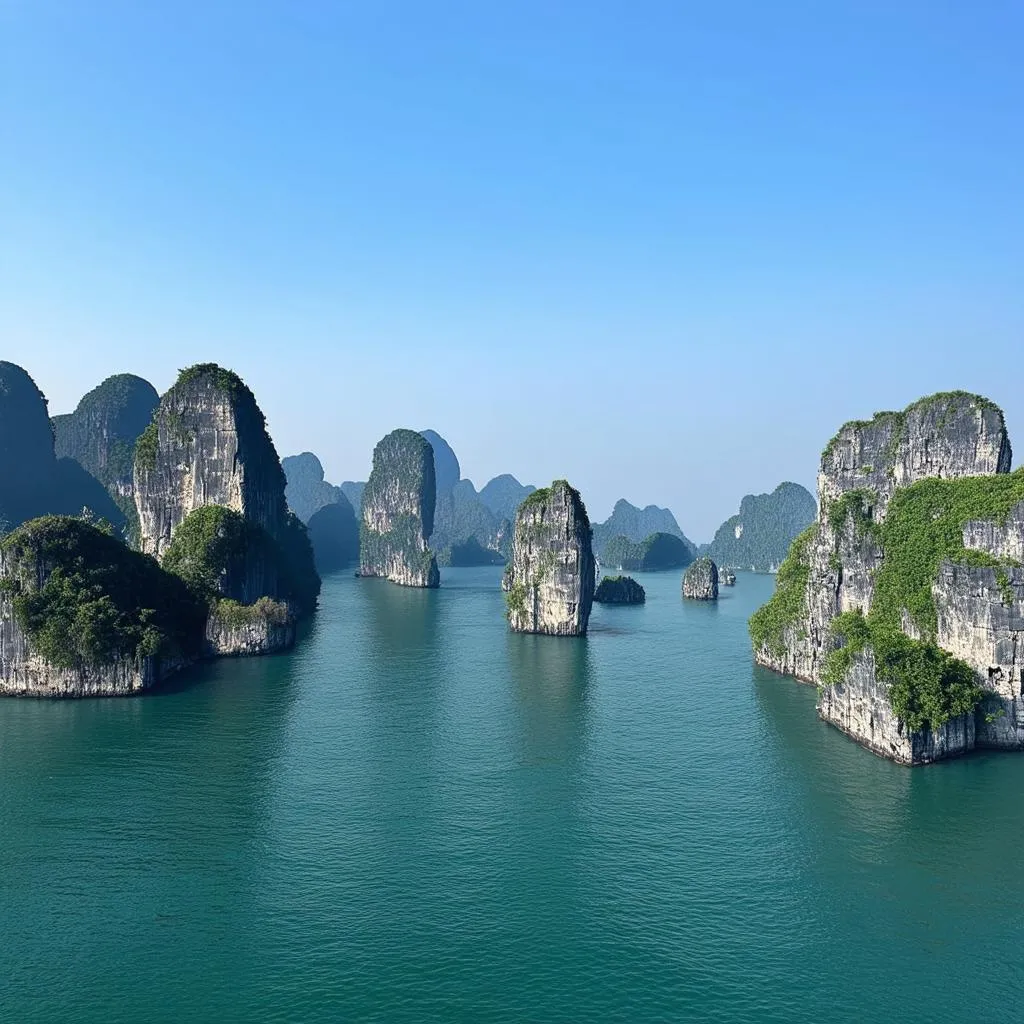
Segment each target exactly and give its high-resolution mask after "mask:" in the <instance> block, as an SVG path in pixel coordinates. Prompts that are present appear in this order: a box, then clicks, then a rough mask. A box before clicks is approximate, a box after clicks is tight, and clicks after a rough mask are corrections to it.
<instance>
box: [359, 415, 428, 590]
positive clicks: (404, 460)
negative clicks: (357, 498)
mask: <svg viewBox="0 0 1024 1024" xmlns="http://www.w3.org/2000/svg"><path fill="white" fill-rule="evenodd" d="M435 499H436V485H435V480H434V453H433V449H432V448H431V446H430V442H429V441H427V440H426V438H424V437H423V435H422V434H418V433H416V431H414V430H404V429H399V430H393V431H392V432H391V433H390V434H388V435H387V436H386V437H384V438H383V439H382V440H381V441H379V442H378V444H377V446H376V447H375V448H374V450H373V470H372V472H371V473H370V479H369V480H368V481H367V483H366V487H365V489H364V491H363V506H362V525H361V530H360V552H359V571H360V575H362V576H381V577H383V578H385V579H388V580H391V581H392V582H393V583H399V584H401V585H402V586H406V587H436V586H438V584H439V583H440V574H439V572H438V569H437V561H436V560H435V558H434V555H433V552H431V550H430V549H429V548H428V547H427V538H428V537H429V536H430V534H431V533H432V532H433V529H434V504H435Z"/></svg>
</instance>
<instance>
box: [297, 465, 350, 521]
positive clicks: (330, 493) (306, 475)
mask: <svg viewBox="0 0 1024 1024" xmlns="http://www.w3.org/2000/svg"><path fill="white" fill-rule="evenodd" d="M281 468H282V469H283V470H284V475H285V479H286V480H287V483H286V485H285V490H284V495H285V498H286V500H287V501H288V507H289V508H290V509H291V510H292V511H293V512H294V513H295V514H296V515H297V516H298V517H299V519H301V520H302V521H303V522H304V523H305V524H306V525H307V526H308V525H309V521H310V519H312V517H313V515H314V514H315V513H316V512H318V511H319V510H320V509H322V508H323V507H324V506H325V505H334V504H337V503H339V502H341V501H344V502H345V503H346V504H349V502H348V498H346V497H345V494H344V492H343V491H342V489H341V488H340V487H335V486H334V484H330V483H328V482H327V481H326V480H324V467H323V466H322V465H321V464H320V460H319V459H318V458H317V457H316V456H315V455H314V454H313V453H312V452H303V453H302V454H301V455H289V456H287V457H286V458H283V459H282V460H281ZM350 507H351V506H350Z"/></svg>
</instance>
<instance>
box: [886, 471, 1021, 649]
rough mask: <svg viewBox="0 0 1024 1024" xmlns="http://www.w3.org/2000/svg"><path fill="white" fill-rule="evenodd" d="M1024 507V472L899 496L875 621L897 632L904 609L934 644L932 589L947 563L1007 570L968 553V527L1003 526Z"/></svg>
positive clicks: (922, 484)
mask: <svg viewBox="0 0 1024 1024" xmlns="http://www.w3.org/2000/svg"><path fill="white" fill-rule="evenodd" d="M1021 501H1024V469H1018V470H1017V471H1016V472H1014V473H996V474H993V475H991V476H973V477H962V478H960V479H954V480H940V479H938V478H935V477H930V478H928V479H926V480H919V481H918V482H917V483H915V484H913V485H912V486H910V487H904V488H900V489H899V490H898V491H896V493H895V494H894V495H893V497H892V500H891V501H890V502H889V508H888V511H887V513H886V517H885V522H883V523H882V524H881V527H880V536H881V544H882V550H883V551H884V552H885V560H884V562H883V563H882V566H881V568H880V569H879V571H878V575H877V577H876V579H875V596H874V600H873V601H872V606H871V614H872V616H873V617H876V618H877V619H878V620H879V621H882V622H885V623H887V624H889V625H892V626H898V625H899V623H900V620H901V614H900V611H901V609H903V608H905V609H906V610H907V612H908V614H909V615H910V617H911V619H912V620H913V621H914V623H915V624H916V626H917V627H918V629H919V630H920V631H921V633H922V635H923V636H924V637H926V638H929V639H934V637H935V632H936V628H937V624H936V616H935V602H934V600H933V599H932V584H933V583H934V582H935V580H936V579H937V578H938V573H939V566H940V565H941V564H942V562H943V561H944V560H948V561H950V562H953V563H954V564H956V565H975V566H978V565H989V566H993V567H998V566H1000V565H1002V564H1003V563H1001V562H999V560H998V559H994V558H992V557H991V556H990V555H987V554H985V553H984V552H980V551H969V550H967V549H965V548H964V545H963V528H964V525H965V524H966V523H968V522H969V521H971V520H973V519H984V520H994V521H996V522H998V523H1004V522H1005V521H1006V518H1007V516H1008V515H1009V513H1010V510H1011V509H1012V508H1013V507H1014V505H1016V504H1018V503H1019V502H1021Z"/></svg>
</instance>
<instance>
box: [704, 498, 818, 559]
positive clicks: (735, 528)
mask: <svg viewBox="0 0 1024 1024" xmlns="http://www.w3.org/2000/svg"><path fill="white" fill-rule="evenodd" d="M817 511H818V507H817V505H816V503H815V501H814V498H813V497H812V496H811V494H810V492H809V491H808V490H807V489H806V488H804V487H801V486H800V485H799V484H794V483H789V482H786V483H781V484H779V486H778V487H776V488H775V490H774V491H772V492H771V494H748V495H746V496H745V497H744V498H743V500H742V501H741V502H740V510H739V513H738V514H737V515H734V516H731V517H730V518H729V519H727V520H726V521H725V522H724V523H722V525H721V526H720V527H719V528H718V530H717V531H716V533H715V539H714V540H713V541H712V542H711V543H710V544H709V545H707V546H706V548H702V553H703V554H707V555H708V556H709V557H711V558H713V559H714V560H715V562H716V564H718V565H719V566H725V565H728V566H733V567H735V568H738V569H750V570H753V571H754V572H774V571H775V570H776V569H778V567H779V565H780V564H781V563H782V560H783V559H784V558H785V557H786V552H787V551H789V546H790V544H792V543H793V541H794V540H795V539H796V537H797V536H798V535H799V534H800V533H801V532H802V531H803V530H805V529H807V527H808V526H810V524H811V523H812V522H814V517H815V516H816V515H817Z"/></svg>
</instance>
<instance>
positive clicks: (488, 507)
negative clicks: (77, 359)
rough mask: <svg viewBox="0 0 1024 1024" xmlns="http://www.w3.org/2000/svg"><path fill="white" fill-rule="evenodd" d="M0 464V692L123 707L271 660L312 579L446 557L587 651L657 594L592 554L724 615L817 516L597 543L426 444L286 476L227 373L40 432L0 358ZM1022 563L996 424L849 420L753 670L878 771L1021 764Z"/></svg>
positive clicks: (966, 413)
mask: <svg viewBox="0 0 1024 1024" xmlns="http://www.w3.org/2000/svg"><path fill="white" fill-rule="evenodd" d="M0 463H2V464H3V465H4V467H5V470H6V473H5V475H4V476H3V477H2V479H3V480H4V485H3V487H2V488H0V534H5V535H4V536H2V539H0V693H6V694H25V695H42V696H92V695H97V696H98V695H117V694H128V693H136V692H140V691H144V690H147V689H151V688H153V687H155V686H157V685H158V684H159V683H160V682H162V681H163V680H164V679H165V678H167V677H168V676H169V675H171V674H173V673H174V672H177V671H179V670H180V669H182V668H184V667H186V666H188V665H191V664H194V663H195V662H197V661H200V660H202V659H206V658H211V657H218V656H224V655H234V654H263V653H270V652H274V651H278V650H283V649H286V648H288V647H290V646H291V645H292V644H293V643H294V640H295V632H296V623H297V622H298V621H299V620H300V619H302V618H303V617H305V616H308V615H310V614H312V613H313V611H314V610H315V608H316V604H317V595H318V593H319V589H320V577H319V573H318V567H319V568H321V569H322V570H323V571H332V570H335V569H338V568H342V567H344V566H345V565H350V564H351V563H352V562H353V561H357V562H358V566H359V574H360V575H362V576H368V577H370V576H378V577H381V578H384V579H387V580H390V581H391V582H393V583H398V584H400V585H404V586H413V587H424V588H432V587H436V586H438V584H439V582H440V574H439V571H438V557H437V554H436V553H435V548H434V546H433V545H438V546H439V547H440V549H441V550H442V551H443V556H442V561H443V562H444V564H455V565H484V564H501V563H502V562H504V563H505V566H506V568H505V573H504V576H503V580H502V588H503V590H504V591H505V595H506V604H507V617H508V623H509V627H510V629H511V630H512V631H513V632H525V633H541V634H549V635H554V636H583V635H585V634H586V632H587V628H588V623H589V618H590V612H591V608H592V605H593V604H594V603H608V604H641V603H643V601H644V596H645V595H644V590H643V587H642V586H641V585H640V584H639V583H638V582H637V581H636V580H634V579H632V578H631V577H629V576H623V575H619V576H615V577H609V576H605V577H604V578H603V579H602V580H601V582H600V585H597V567H598V557H600V559H601V562H603V563H605V564H612V565H616V566H621V567H622V568H632V567H634V566H635V567H637V568H640V569H643V570H648V571H653V570H658V569H666V568H684V569H685V572H684V575H683V579H682V593H683V596H684V597H685V598H687V599H692V600H698V601H714V600H716V599H717V598H718V592H719V588H720V587H722V586H732V585H734V584H735V580H736V577H735V573H734V572H732V571H731V569H730V568H729V567H730V566H734V565H738V566H743V565H745V564H750V565H751V566H754V567H756V566H758V565H760V564H763V563H764V562H765V561H768V562H772V561H773V560H774V559H775V558H776V557H777V552H778V544H779V538H780V536H785V535H786V534H787V533H792V532H793V531H794V530H796V529H797V527H800V526H803V525H804V524H805V522H806V520H807V518H808V515H809V513H810V504H809V503H808V501H807V500H806V499H807V498H809V495H806V492H804V493H801V491H802V490H803V489H802V488H799V487H798V485H795V484H782V485H780V486H779V487H778V488H776V490H775V491H774V492H772V494H770V495H758V496H750V495H748V496H747V497H746V498H744V499H743V501H742V502H741V509H740V515H739V517H733V519H732V520H727V521H726V523H724V524H723V526H722V527H721V528H720V529H719V531H718V533H717V534H716V538H715V541H713V542H712V544H710V545H705V546H702V547H698V546H697V545H694V544H693V543H692V542H690V541H689V540H688V539H687V538H686V537H685V535H684V534H683V533H682V531H681V530H680V529H679V528H678V524H677V523H675V519H674V517H673V516H672V514H671V513H670V512H669V511H668V510H667V509H659V508H658V507H657V506H647V507H646V508H639V507H637V506H634V505H631V504H630V503H629V502H627V501H625V499H622V500H620V501H619V502H618V503H617V504H616V506H615V510H614V511H613V514H612V516H611V517H610V518H609V520H608V521H607V522H606V523H603V524H597V525H596V526H593V527H592V526H591V523H590V520H589V517H588V515H587V510H586V507H585V505H584V503H583V500H582V497H581V496H580V494H579V492H578V491H577V490H576V489H575V488H573V487H572V486H571V485H570V484H569V483H568V482H567V481H565V480H556V481H555V482H553V483H552V484H551V485H550V486H549V487H545V488H542V489H541V490H537V489H535V488H534V487H532V486H531V485H523V484H520V483H519V482H518V481H517V480H515V478H514V477H511V476H508V475H506V476H503V477H496V478H495V479H494V480H492V481H490V482H489V483H488V484H487V485H486V486H485V487H484V488H483V489H481V490H480V491H479V492H478V491H477V490H476V488H475V487H474V486H473V484H472V482H471V481H468V480H464V479H462V478H461V469H460V466H459V463H458V459H457V458H456V456H455V453H454V452H453V451H452V450H451V447H450V446H449V445H448V444H447V442H446V441H445V440H444V439H443V438H442V437H441V436H440V435H439V434H437V433H436V432H435V431H429V430H425V431H413V430H405V429H399V430H395V431H392V432H391V433H390V434H388V435H387V436H386V437H384V438H383V439H382V440H381V441H380V442H379V443H378V445H377V446H376V448H375V450H374V456H373V469H372V472H371V474H370V478H369V480H367V481H366V483H365V484H364V483H359V482H351V481H350V482H346V483H343V484H342V485H341V486H335V485H333V484H330V483H328V482H327V481H326V480H325V476H324V471H323V467H322V465H321V464H320V462H319V460H318V459H317V457H316V456H315V455H314V454H313V453H310V452H304V453H302V454H301V455H299V456H293V457H289V458H286V459H285V460H283V462H282V460H281V459H279V458H278V455H277V452H276V450H275V448H274V445H273V442H272V441H271V439H270V436H269V434H268V432H267V430H266V423H265V420H264V417H263V413H262V412H261V410H260V409H259V406H258V405H257V403H256V400H255V397H254V396H253V395H252V392H251V391H250V390H249V389H248V388H247V387H246V385H245V384H244V383H243V382H242V380H241V379H240V378H239V377H238V376H237V375H236V374H234V373H232V372H231V371H230V370H226V369H224V368H222V367H219V366H217V365H215V364H200V365H197V366H193V367H190V368H188V369H186V370H184V371H182V372H181V374H180V375H179V377H178V379H177V380H176V382H175V384H174V385H173V386H172V387H171V388H170V389H169V391H168V392H167V393H166V394H165V395H163V396H162V397H160V396H158V395H157V393H156V391H155V389H153V388H152V386H151V385H149V384H148V383H147V382H146V381H144V380H142V379H141V378H138V377H135V376H133V375H131V374H119V375H117V376H115V377H112V378H109V379H108V380H107V381H105V382H103V383H102V384H101V385H100V386H99V387H97V388H95V389H93V391H91V392H89V394H88V395H86V396H85V397H84V398H83V399H82V401H81V402H80V403H79V405H78V407H77V408H76V409H75V411H74V412H73V413H69V414H66V415H64V416H55V417H53V419H52V420H51V419H50V418H49V416H48V413H47V407H46V399H45V397H44V396H43V395H42V393H41V392H40V391H39V389H38V388H37V387H36V385H35V383H34V382H33V381H32V379H31V377H30V376H29V375H28V374H27V373H26V372H25V371H24V370H23V369H22V368H21V367H18V366H15V365H14V364H12V363H3V362H0ZM439 467H440V468H439ZM351 496H355V497H357V498H358V499H359V505H358V513H357V511H356V509H355V508H354V507H353V504H352V501H351V500H350V497H351ZM810 501H811V502H813V499H810ZM773 524H774V525H773ZM744 538H746V539H747V545H746V547H745V548H743V549H742V550H741V548H742V545H741V544H740V543H739V542H742V541H743V539H744ZM716 552H723V553H724V555H723V557H724V559H725V560H726V561H725V564H724V565H721V564H720V563H718V562H717V560H716V559H715V557H714V556H715V553H716ZM595 556H597V557H595ZM1022 561H1024V470H1018V471H1016V472H1011V448H1010V442H1009V438H1008V435H1007V432H1006V426H1005V422H1004V418H1003V414H1002V412H1001V411H1000V410H999V408H998V407H997V406H995V405H994V404H993V403H991V402H990V401H988V400H987V399H984V398H981V397H979V396H976V395H970V394H967V393H964V392H949V393H943V394H939V395H934V396H931V397H929V398H926V399H921V400H920V401H918V402H915V403H914V404H913V405H911V406H909V407H907V408H906V409H904V410H903V411H902V412H892V413H879V414H876V415H875V416H874V417H873V418H872V419H871V420H866V421H854V422H851V423H847V424H845V425H844V426H843V427H842V428H841V429H840V430H839V432H838V433H837V434H836V436H835V437H834V438H833V439H832V441H830V442H829V444H828V445H827V446H826V448H825V451H824V452H823V454H822V458H821V465H820V470H819V503H818V506H817V511H816V513H815V514H814V516H813V519H812V521H811V523H810V525H806V526H805V527H804V528H803V529H802V531H801V532H800V533H799V534H797V535H796V536H795V539H792V540H791V543H790V546H789V551H788V554H787V555H786V557H785V559H784V560H782V562H781V565H779V567H778V577H777V586H776V592H775V595H774V596H773V598H772V599H771V600H770V601H769V602H768V604H767V605H765V606H764V607H762V608H761V609H760V610H759V611H758V612H756V613H755V615H754V616H753V617H752V619H751V621H750V632H751V638H752V643H753V648H754V656H755V660H756V662H757V663H758V664H760V665H762V666H764V667H766V668H770V669H773V670H775V671H777V672H780V673H783V674H786V675H790V676H793V677H795V678H797V679H799V680H802V681H805V682H810V683H814V684H816V685H817V686H818V687H819V694H820V696H819V701H818V713H819V715H820V716H821V717H822V719H824V720H825V721H827V722H829V723H830V724H833V725H835V726H837V727H838V728H839V729H841V730H843V731H844V732H846V733H847V734H848V735H850V736H851V737H852V738H854V739H855V740H856V741H857V742H859V743H861V744H862V745H863V746H865V747H867V748H868V749H870V750H872V751H874V752H875V753H878V754H881V755H882V756H885V757H887V758H890V759H892V760H895V761H899V762H902V763H905V764H911V765H914V764H924V763H927V762H930V761H935V760H939V759H942V758H947V757H952V756H956V755H959V754H963V753H966V752H968V751H970V750H972V749H974V748H977V747H985V748H995V749H1014V750H1020V749H1022V748H1024V700H1022V680H1021V676H1022V666H1021V660H1022V658H1021V655H1020V653H1019V652H1020V651H1021V650H1024V568H1022V564H1021V563H1022Z"/></svg>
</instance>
